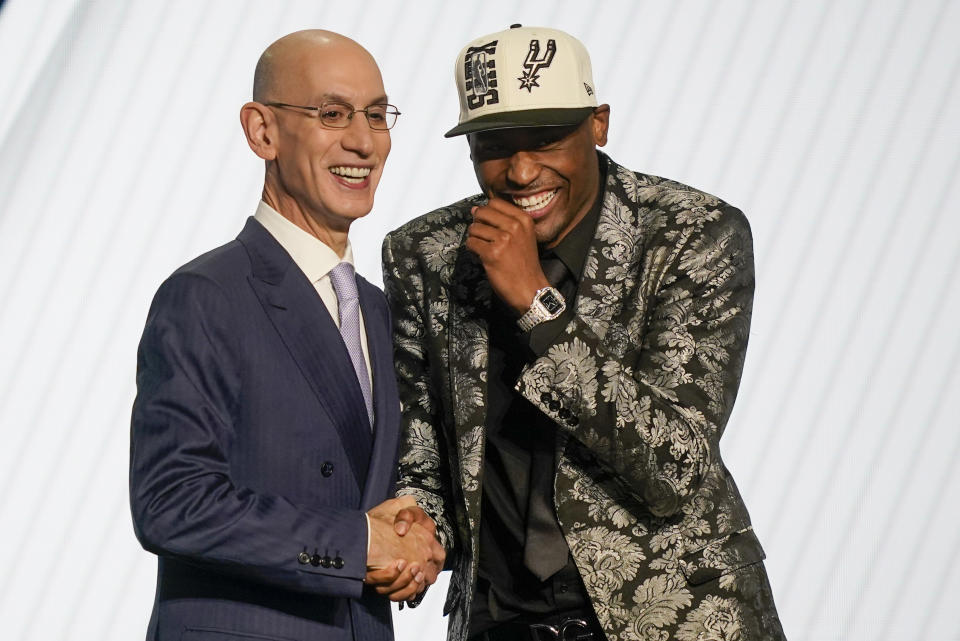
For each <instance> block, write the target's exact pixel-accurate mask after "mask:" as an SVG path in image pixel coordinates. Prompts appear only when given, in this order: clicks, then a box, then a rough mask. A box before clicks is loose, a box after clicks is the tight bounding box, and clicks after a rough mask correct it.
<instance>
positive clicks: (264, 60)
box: [253, 29, 377, 103]
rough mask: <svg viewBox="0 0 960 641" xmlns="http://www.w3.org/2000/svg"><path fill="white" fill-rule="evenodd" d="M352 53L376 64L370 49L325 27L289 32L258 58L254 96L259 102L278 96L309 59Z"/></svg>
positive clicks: (294, 78)
mask: <svg viewBox="0 0 960 641" xmlns="http://www.w3.org/2000/svg"><path fill="white" fill-rule="evenodd" d="M344 56H346V57H349V59H352V60H359V61H360V62H361V63H370V64H372V65H373V66H374V67H376V66H377V63H376V61H375V60H374V59H373V56H371V55H370V52H369V51H367V50H366V49H364V48H363V47H362V46H360V45H359V44H358V43H357V42H355V41H354V40H351V39H350V38H348V37H346V36H343V35H340V34H339V33H334V32H333V31H325V30H323V29H305V30H303V31H295V32H293V33H291V34H287V35H285V36H283V37H282V38H280V39H279V40H277V41H276V42H274V43H273V44H271V45H270V46H269V47H267V48H266V50H265V51H264V52H263V54H261V55H260V60H258V61H257V68H256V71H254V74H253V99H254V100H255V101H257V102H261V103H262V102H268V101H270V100H278V99H280V97H281V96H284V94H285V92H286V90H287V89H288V87H289V85H290V84H291V83H295V82H297V75H298V73H299V72H300V70H302V69H303V68H304V67H305V66H306V65H307V63H308V61H309V60H312V61H314V62H316V60H317V58H318V57H322V58H327V59H329V60H335V59H341V60H342V59H343V57H344Z"/></svg>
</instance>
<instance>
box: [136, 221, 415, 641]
mask: <svg viewBox="0 0 960 641" xmlns="http://www.w3.org/2000/svg"><path fill="white" fill-rule="evenodd" d="M358 288H359V293H360V304H361V307H362V309H363V314H364V322H365V326H366V332H367V341H368V347H369V351H370V359H371V367H372V370H373V394H374V409H375V413H376V424H375V425H374V429H373V432H372V434H371V431H370V428H369V420H368V418H367V415H366V409H365V406H364V402H363V397H362V394H361V392H360V386H359V384H358V383H357V381H356V376H355V375H354V373H353V372H354V370H353V367H352V366H351V363H350V357H349V355H348V353H347V350H346V347H345V346H344V344H343V340H342V339H341V337H340V333H339V331H338V330H337V327H336V325H335V324H334V322H333V320H332V319H331V318H330V314H329V312H328V311H327V309H326V307H324V305H323V302H322V301H321V300H320V297H319V296H318V295H317V293H316V290H315V289H314V287H313V285H312V284H311V283H310V282H309V281H308V279H307V278H306V276H304V274H303V272H302V271H300V269H298V268H297V266H296V264H295V263H294V262H293V260H292V259H291V258H290V256H289V255H288V254H287V253H286V251H284V249H283V248H282V247H281V246H280V244H279V243H277V241H276V240H275V239H274V238H273V237H272V236H271V235H270V234H269V233H268V232H267V231H266V230H265V229H264V228H263V227H262V226H261V225H260V224H259V223H257V222H256V221H255V220H253V219H252V218H251V219H249V220H248V221H247V224H246V226H245V227H244V229H243V231H242V232H241V233H240V235H239V236H238V237H237V239H236V240H235V241H233V242H230V243H228V244H226V245H224V246H222V247H220V248H218V249H215V250H213V251H211V252H208V253H206V254H204V255H202V256H200V257H199V258H197V259H195V260H193V261H192V262H190V263H188V264H187V265H185V266H183V267H181V268H180V269H179V270H177V271H176V272H175V273H174V274H173V275H172V276H171V277H170V278H169V279H167V280H166V281H165V282H164V283H163V285H162V286H161V287H160V289H159V291H158V292H157V294H156V297H155V298H154V301H153V304H152V306H151V308H150V313H149V316H148V318H147V323H146V328H145V330H144V333H143V338H142V339H141V342H140V349H139V352H138V359H137V397H136V401H135V402H134V407H133V418H132V425H131V449H130V500H131V507H132V512H133V522H134V529H135V531H136V534H137V537H138V538H139V539H140V542H141V543H142V544H143V546H144V548H146V549H147V550H149V551H151V552H154V553H155V554H157V555H158V557H159V561H158V581H157V594H156V600H155V602H154V607H153V612H152V615H151V619H150V626H149V630H148V633H147V638H148V639H183V640H195V641H198V640H202V639H216V640H217V641H229V640H230V639H234V638H238V639H239V638H242V639H245V640H246V641H249V640H250V639H251V638H252V639H285V640H290V639H325V640H328V639H330V640H335V641H336V640H340V639H343V640H346V639H364V640H366V639H371V640H381V639H383V640H389V639H392V637H393V633H392V628H391V623H390V609H389V603H388V602H387V601H386V599H385V598H383V597H379V596H377V595H375V594H373V593H372V592H369V591H367V590H365V589H364V586H363V583H362V579H363V577H364V574H365V568H366V544H367V525H366V518H365V515H364V512H365V511H366V510H368V509H369V508H371V507H373V506H374V505H376V504H378V503H380V502H381V501H383V500H384V499H386V498H388V497H389V496H392V493H393V484H394V482H395V476H396V456H397V433H398V425H399V401H398V400H397V392H396V382H395V378H394V371H393V356H392V348H391V342H390V329H389V328H390V320H389V312H388V310H387V305H386V302H385V299H384V297H383V293H382V292H381V291H380V290H379V289H377V288H376V287H374V286H373V285H370V284H369V283H367V282H366V281H365V280H363V279H362V278H360V277H358Z"/></svg>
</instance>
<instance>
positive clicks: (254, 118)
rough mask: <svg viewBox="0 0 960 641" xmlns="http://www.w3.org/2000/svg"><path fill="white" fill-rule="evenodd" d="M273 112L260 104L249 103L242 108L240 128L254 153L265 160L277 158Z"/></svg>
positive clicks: (275, 127)
mask: <svg viewBox="0 0 960 641" xmlns="http://www.w3.org/2000/svg"><path fill="white" fill-rule="evenodd" d="M276 122H277V120H276V118H275V117H274V114H273V112H272V111H270V109H269V108H267V107H266V106H265V105H263V104H261V103H259V102H248V103H247V104H245V105H244V106H243V107H241V108H240V126H241V127H243V133H244V134H245V135H246V137H247V144H248V145H250V149H252V150H253V153H255V154H257V156H259V157H260V158H263V159H264V160H268V161H269V160H273V159H274V158H276V157H277V149H276V142H277V126H276Z"/></svg>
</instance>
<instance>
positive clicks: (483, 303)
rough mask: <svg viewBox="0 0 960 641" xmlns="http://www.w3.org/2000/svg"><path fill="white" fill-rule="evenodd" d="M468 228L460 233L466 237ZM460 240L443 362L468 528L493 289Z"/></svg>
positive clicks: (474, 505)
mask: <svg viewBox="0 0 960 641" xmlns="http://www.w3.org/2000/svg"><path fill="white" fill-rule="evenodd" d="M465 234H466V229H464V235H465ZM463 241H464V239H463V238H461V239H460V241H459V242H460V246H459V250H458V252H459V253H458V255H457V259H456V262H455V265H454V270H453V275H452V276H451V286H450V297H451V300H450V327H449V334H448V341H449V343H448V346H447V358H448V363H449V371H450V377H449V381H448V383H449V385H450V396H451V399H452V401H453V403H452V405H453V414H454V417H453V418H454V425H455V426H456V435H457V443H456V447H457V454H458V456H459V458H460V481H461V484H462V487H463V492H464V499H465V501H466V506H467V518H468V521H469V524H470V528H471V529H472V530H475V528H476V527H477V525H478V523H479V517H480V468H481V466H482V462H483V449H484V442H485V438H484V436H485V435H484V427H485V424H486V406H487V382H486V381H487V368H488V363H489V355H490V341H489V334H488V331H489V330H488V322H487V317H488V314H489V312H490V308H491V304H492V296H493V293H492V290H491V287H490V282H489V281H488V280H487V278H486V273H485V272H484V270H483V265H482V264H481V263H480V260H479V259H478V258H477V257H476V256H475V255H474V254H473V253H472V252H470V251H469V250H467V249H466V247H465V246H464V244H463Z"/></svg>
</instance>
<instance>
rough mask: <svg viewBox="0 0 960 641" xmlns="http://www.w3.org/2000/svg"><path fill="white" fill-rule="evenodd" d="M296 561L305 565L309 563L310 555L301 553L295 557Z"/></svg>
mask: <svg viewBox="0 0 960 641" xmlns="http://www.w3.org/2000/svg"><path fill="white" fill-rule="evenodd" d="M297 561H299V562H300V564H301V565H306V564H307V563H310V555H309V554H307V553H306V552H301V553H300V554H298V555H297Z"/></svg>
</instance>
